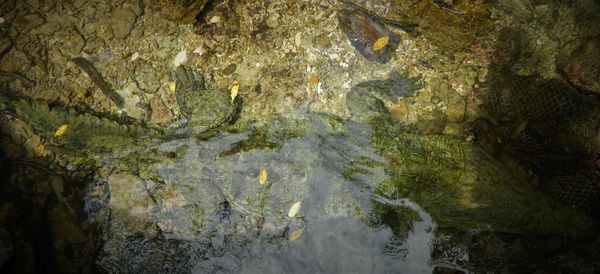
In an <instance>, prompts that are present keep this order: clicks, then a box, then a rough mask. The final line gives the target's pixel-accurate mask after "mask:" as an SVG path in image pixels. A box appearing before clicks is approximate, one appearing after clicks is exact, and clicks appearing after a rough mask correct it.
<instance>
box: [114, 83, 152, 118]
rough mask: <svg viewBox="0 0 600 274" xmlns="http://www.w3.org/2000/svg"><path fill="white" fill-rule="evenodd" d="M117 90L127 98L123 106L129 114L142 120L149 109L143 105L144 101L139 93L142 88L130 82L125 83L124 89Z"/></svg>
mask: <svg viewBox="0 0 600 274" xmlns="http://www.w3.org/2000/svg"><path fill="white" fill-rule="evenodd" d="M116 92H117V93H118V94H119V95H121V97H122V98H123V99H124V100H125V104H124V105H123V106H124V108H125V111H126V113H127V116H129V117H131V118H134V119H137V120H141V119H143V118H144V117H145V115H146V114H147V112H148V110H147V109H145V108H143V107H141V106H143V105H144V102H143V101H142V100H141V99H140V96H139V95H138V93H139V92H140V90H139V89H138V87H137V85H136V84H135V83H133V82H129V83H127V84H125V85H124V86H123V88H122V89H120V90H117V91H116Z"/></svg>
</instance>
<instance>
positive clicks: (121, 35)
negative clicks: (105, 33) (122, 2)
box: [111, 9, 136, 39]
mask: <svg viewBox="0 0 600 274" xmlns="http://www.w3.org/2000/svg"><path fill="white" fill-rule="evenodd" d="M135 20H136V15H135V13H134V12H133V11H131V10H130V9H118V10H117V11H115V13H114V18H113V24H112V26H111V27H112V31H113V34H114V35H115V38H116V39H125V38H127V36H129V33H130V32H131V29H132V27H133V24H134V23H135Z"/></svg>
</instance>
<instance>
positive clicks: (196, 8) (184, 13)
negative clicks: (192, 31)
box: [159, 0, 210, 24]
mask: <svg viewBox="0 0 600 274" xmlns="http://www.w3.org/2000/svg"><path fill="white" fill-rule="evenodd" d="M209 1H210V0H192V1H189V0H159V3H160V4H161V5H162V7H163V11H162V14H163V16H164V17H165V18H167V19H169V20H171V21H174V22H177V23H180V24H192V23H194V22H196V15H198V14H199V13H200V12H201V11H202V9H203V8H204V5H206V3H208V2H209Z"/></svg>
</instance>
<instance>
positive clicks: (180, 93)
mask: <svg viewBox="0 0 600 274" xmlns="http://www.w3.org/2000/svg"><path fill="white" fill-rule="evenodd" d="M174 78H176V79H177V87H176V90H175V98H176V99H177V104H178V105H179V108H180V109H181V112H182V113H183V115H184V116H185V117H186V118H187V119H188V122H189V123H190V124H191V125H192V126H193V127H195V128H197V129H196V130H197V131H198V130H199V131H205V130H207V129H210V128H215V127H218V126H220V125H222V124H224V123H226V122H230V121H231V120H232V119H234V116H235V114H236V103H239V100H236V99H239V98H237V97H236V98H231V96H230V93H229V91H227V90H218V89H205V88H204V80H203V79H202V76H200V75H198V74H195V73H194V72H193V71H192V70H191V69H190V68H188V67H185V66H180V67H178V68H177V69H176V71H175V77H174Z"/></svg>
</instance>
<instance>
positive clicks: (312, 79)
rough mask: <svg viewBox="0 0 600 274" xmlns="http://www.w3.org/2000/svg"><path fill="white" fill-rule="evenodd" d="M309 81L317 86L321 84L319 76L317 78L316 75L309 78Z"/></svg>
mask: <svg viewBox="0 0 600 274" xmlns="http://www.w3.org/2000/svg"><path fill="white" fill-rule="evenodd" d="M308 80H309V81H310V82H311V83H312V84H313V85H316V84H318V83H319V76H317V75H316V74H311V75H310V77H308Z"/></svg>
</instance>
